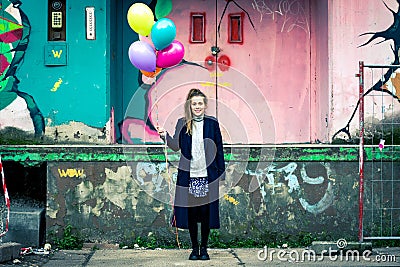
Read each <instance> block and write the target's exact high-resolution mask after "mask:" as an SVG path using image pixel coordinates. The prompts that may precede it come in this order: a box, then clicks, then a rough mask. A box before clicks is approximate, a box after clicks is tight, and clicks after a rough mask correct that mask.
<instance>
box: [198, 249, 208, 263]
mask: <svg viewBox="0 0 400 267" xmlns="http://www.w3.org/2000/svg"><path fill="white" fill-rule="evenodd" d="M199 259H200V260H203V261H205V260H209V259H210V256H209V255H208V253H207V247H201V248H200V257H199Z"/></svg>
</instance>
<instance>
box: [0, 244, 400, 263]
mask: <svg viewBox="0 0 400 267" xmlns="http://www.w3.org/2000/svg"><path fill="white" fill-rule="evenodd" d="M190 252H191V250H190V249H118V248H114V249H96V250H94V249H83V250H57V251H51V252H50V253H49V254H48V255H36V254H30V255H25V256H23V257H21V258H19V259H17V260H18V261H16V260H13V261H9V262H5V263H3V264H1V266H24V267H25V266H30V267H33V266H34V267H39V266H45V267H60V266H61V267H69V266H89V267H99V266H107V267H110V266H111V267H119V266H152V267H153V266H156V267H162V266H193V267H196V266H400V248H399V247H395V248H374V249H372V251H367V253H365V254H364V255H363V254H362V252H361V253H359V254H357V253H356V252H355V251H352V252H351V253H347V254H345V253H342V255H340V253H336V254H332V255H328V254H324V256H323V257H322V256H321V255H313V254H312V253H309V252H310V251H309V250H307V249H305V248H294V249H292V248H285V249H267V250H265V249H264V248H232V249H209V250H208V252H209V255H210V260H208V261H200V260H198V261H190V260H188V257H189V254H190ZM357 255H358V256H359V257H357Z"/></svg>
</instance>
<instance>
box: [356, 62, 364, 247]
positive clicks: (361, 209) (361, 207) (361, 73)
mask: <svg viewBox="0 0 400 267" xmlns="http://www.w3.org/2000/svg"><path fill="white" fill-rule="evenodd" d="M357 76H358V78H359V101H360V109H359V123H360V151H359V165H360V166H359V174H360V187H359V196H358V199H359V205H358V241H359V242H363V239H364V235H363V215H364V62H363V61H360V62H359V74H358V75H357Z"/></svg>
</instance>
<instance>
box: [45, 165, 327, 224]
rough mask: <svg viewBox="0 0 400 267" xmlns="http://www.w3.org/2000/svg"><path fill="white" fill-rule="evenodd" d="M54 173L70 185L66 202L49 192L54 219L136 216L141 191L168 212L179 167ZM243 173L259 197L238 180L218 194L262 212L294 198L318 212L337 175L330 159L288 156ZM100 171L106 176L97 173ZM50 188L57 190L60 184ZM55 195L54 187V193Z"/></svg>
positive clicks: (230, 172) (230, 170) (231, 169)
mask: <svg viewBox="0 0 400 267" xmlns="http://www.w3.org/2000/svg"><path fill="white" fill-rule="evenodd" d="M56 173H58V175H59V178H58V179H65V181H66V183H67V184H68V187H66V188H65V192H64V193H63V194H62V195H63V197H61V199H60V200H62V201H64V202H65V203H61V202H60V203H58V202H57V200H56V199H52V198H49V205H48V208H47V215H48V216H49V218H52V219H56V218H57V217H59V216H63V214H65V212H67V213H68V214H73V213H75V212H76V213H77V214H80V216H83V217H84V218H86V219H89V218H90V217H93V216H94V217H102V216H108V215H110V214H115V212H116V211H118V210H120V211H121V212H124V213H127V214H135V215H134V219H140V218H139V217H142V216H141V215H140V212H138V210H137V208H138V202H139V201H141V199H142V197H139V196H140V195H141V194H143V196H146V197H145V199H146V203H144V204H143V203H142V204H143V205H142V204H140V205H142V206H141V208H144V209H148V207H153V206H154V207H153V208H152V209H153V210H154V214H152V215H154V216H157V213H158V211H160V210H163V209H165V210H166V211H168V212H172V208H171V207H172V205H173V199H174V194H175V192H174V191H175V184H176V179H177V168H176V167H175V166H173V165H169V167H168V168H167V166H166V163H163V162H138V163H135V164H134V165H132V166H119V167H117V168H116V169H115V170H112V169H109V168H107V167H105V168H104V172H103V171H100V172H96V174H95V176H96V177H92V175H93V174H92V175H87V174H85V173H84V169H83V168H78V169H74V168H56ZM234 173H235V165H234V164H233V165H230V166H229V167H228V169H227V175H226V184H229V183H230V182H231V181H233V175H234ZM247 175H249V176H252V177H256V179H257V181H258V183H259V187H258V188H257V189H256V191H258V192H257V193H259V194H260V195H261V198H260V199H257V200H255V199H251V198H249V197H243V196H244V195H249V193H250V194H251V192H248V193H244V192H245V191H246V190H244V191H243V190H242V189H243V188H244V186H243V184H241V182H240V181H239V182H237V183H236V184H230V185H229V186H230V190H229V192H228V193H224V194H223V195H221V196H220V197H221V201H222V204H223V205H232V207H237V208H238V209H240V210H246V209H247V208H248V206H249V205H250V202H249V201H259V202H260V203H252V205H254V206H259V207H260V208H259V210H258V211H255V212H256V214H257V215H262V214H263V213H265V212H267V211H268V210H269V209H271V207H272V206H273V205H276V204H278V205H279V206H282V207H287V206H288V205H290V204H292V205H293V204H294V205H295V206H296V207H297V209H300V210H304V211H306V212H308V213H310V214H314V215H317V214H321V213H323V212H324V211H325V210H326V209H328V208H329V207H331V206H333V204H334V198H335V197H334V195H335V194H334V185H335V178H334V176H335V175H334V173H333V170H332V169H331V167H330V165H329V163H295V162H290V163H283V164H280V166H278V165H277V164H272V165H270V166H269V167H268V168H266V169H258V170H249V169H246V170H245V174H244V176H247ZM102 176H103V177H104V178H101V179H99V177H102ZM66 178H79V179H66ZM61 187H62V186H61ZM54 189H56V190H57V191H58V190H60V186H58V187H57V188H54ZM53 193H54V192H53ZM243 193H244V194H243ZM59 195H60V194H59V193H56V194H55V195H54V196H59ZM224 203H225V204H224ZM274 203H275V204H274ZM113 206H115V207H113ZM244 207H246V208H244ZM64 209H66V210H64ZM74 211H75V212H74ZM130 216H131V215H130ZM167 216H168V214H167ZM136 217H138V218H136ZM150 217H151V216H150ZM149 222H151V218H150V219H149Z"/></svg>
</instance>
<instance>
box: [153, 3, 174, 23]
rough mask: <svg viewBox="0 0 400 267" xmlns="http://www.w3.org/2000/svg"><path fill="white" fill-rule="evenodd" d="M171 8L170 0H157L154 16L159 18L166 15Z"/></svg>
mask: <svg viewBox="0 0 400 267" xmlns="http://www.w3.org/2000/svg"><path fill="white" fill-rule="evenodd" d="M171 10H172V0H158V1H157V5H156V10H155V13H156V18H157V19H161V18H163V17H166V16H168V14H169V13H171Z"/></svg>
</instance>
